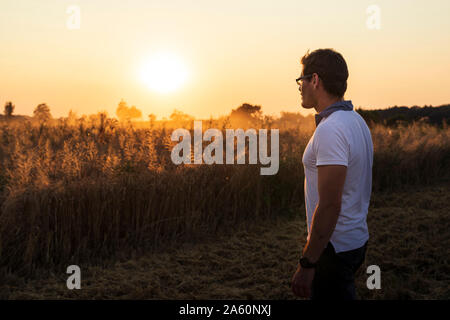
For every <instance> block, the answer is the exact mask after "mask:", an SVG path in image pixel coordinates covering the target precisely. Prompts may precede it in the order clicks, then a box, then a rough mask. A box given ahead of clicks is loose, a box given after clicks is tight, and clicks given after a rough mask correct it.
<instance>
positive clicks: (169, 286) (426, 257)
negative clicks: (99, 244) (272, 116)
mask: <svg viewBox="0 0 450 320" xmlns="http://www.w3.org/2000/svg"><path fill="white" fill-rule="evenodd" d="M448 203H450V186H449V184H448V183H446V184H440V185H436V186H429V187H426V188H412V189H409V190H406V191H403V192H396V193H386V194H378V195H374V196H373V198H372V205H371V207H370V211H369V215H368V224H369V231H370V234H371V238H370V240H369V241H370V242H369V243H370V245H369V249H368V252H367V256H366V261H365V263H364V265H363V266H362V267H361V269H360V270H359V272H358V275H357V290H358V295H359V297H360V298H361V299H449V298H450V267H449V266H450V264H449V257H450V252H449V251H450V249H449V248H450V240H449V237H448V230H449V228H450V216H449V215H448ZM304 242H305V219H304V211H303V209H300V210H299V212H297V213H295V214H293V215H291V216H284V217H279V218H277V219H269V220H264V221H260V222H257V223H249V224H242V225H240V226H239V227H237V228H235V229H234V230H228V231H226V230H224V231H223V232H222V233H221V234H220V235H218V236H207V235H205V236H204V237H202V238H201V239H198V240H197V241H194V242H190V243H184V244H177V246H174V247H172V248H165V249H163V250H159V251H157V252H154V253H152V254H144V255H139V256H136V257H134V258H131V259H128V258H122V259H118V260H115V261H114V260H110V261H106V260H105V261H104V263H103V264H102V265H89V264H86V265H83V264H82V265H80V267H81V270H82V288H81V290H72V291H71V290H68V289H67V287H66V279H67V275H66V274H65V269H60V270H56V271H55V272H54V273H52V274H51V275H49V276H46V277H44V278H39V277H38V278H37V279H34V280H28V281H25V280H24V279H23V278H21V277H19V276H17V275H14V274H4V275H3V276H2V280H1V281H0V283H2V285H0V297H1V298H9V299H296V298H295V296H294V295H293V294H292V292H291V289H290V287H289V283H290V279H291V277H292V274H293V272H294V271H295V267H296V261H297V258H298V252H299V248H301V246H303V245H304ZM372 264H376V265H378V266H380V268H381V289H380V290H369V289H367V287H366V279H367V275H366V273H365V270H366V268H367V266H369V265H372Z"/></svg>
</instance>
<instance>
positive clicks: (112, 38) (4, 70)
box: [0, 0, 450, 119]
mask: <svg viewBox="0 0 450 320" xmlns="http://www.w3.org/2000/svg"><path fill="white" fill-rule="evenodd" d="M319 2H320V3H319ZM372 4H376V5H377V6H378V8H379V9H380V20H379V21H380V29H379V30H378V29H369V28H368V26H367V21H368V19H369V18H371V17H373V14H371V13H367V12H366V10H367V8H368V6H369V5H372ZM71 5H76V6H78V8H79V9H80V25H79V29H73V30H71V29H69V28H68V27H67V23H68V19H70V18H71V17H73V15H72V14H71V13H68V12H66V10H67V9H68V7H69V6H71ZM449 12H450V1H447V0H441V1H438V0H436V1H423V0H420V1H414V0H408V1H407V0H397V1H364V0H361V1H349V0H343V1H332V0H330V1H300V0H285V1H281V0H280V1H268V0H258V1H257V0H245V1H244V0H230V1H226V2H225V1H211V0H209V1H207V0H196V1H181V0H171V1H156V0H147V1H144V0H129V1H118V0H114V1H113V0H109V1H106V0H95V1H94V0H78V1H76V0H70V1H69V0H67V1H66V0H54V1H49V0H39V1H35V0H30V1H25V0H2V1H1V3H0V40H1V43H2V50H0V70H1V77H0V88H1V90H0V104H1V105H2V106H3V105H4V104H5V102H6V101H9V100H11V101H13V103H14V104H15V105H16V109H15V113H16V114H27V115H31V114H32V112H33V109H34V108H35V107H36V106H37V105H38V104H39V103H42V102H46V103H47V104H48V105H49V106H50V109H51V112H52V114H53V116H55V117H60V116H66V115H67V113H68V111H69V109H73V110H76V111H77V112H78V114H79V115H81V114H91V113H96V112H97V111H100V110H106V111H108V113H109V114H110V115H114V113H115V109H116V107H117V104H118V103H119V101H120V99H122V98H123V99H124V100H125V101H126V102H127V103H128V104H129V105H130V106H131V105H135V106H136V107H137V108H139V109H140V110H142V112H143V114H144V119H147V115H148V114H149V113H154V114H156V115H157V116H158V117H162V116H168V115H170V113H171V111H172V110H173V109H178V110H181V111H183V112H185V113H188V114H191V115H194V116H197V117H209V116H210V115H212V116H219V115H224V114H227V113H229V112H230V111H231V109H232V108H236V107H237V106H239V105H240V104H242V103H244V102H248V103H251V104H258V105H261V106H262V107H263V112H264V113H265V114H274V115H275V114H278V113H279V112H280V111H299V110H301V106H300V99H299V93H298V90H297V86H296V84H295V81H294V80H295V78H296V77H297V76H298V75H299V73H300V71H301V69H300V64H299V59H300V58H301V56H302V55H303V54H304V53H305V52H306V51H307V50H308V49H311V50H314V49H316V48H324V47H330V48H334V49H336V50H337V51H339V52H341V53H342V54H343V56H344V58H345V59H346V60H347V64H348V67H349V71H350V77H349V84H348V91H347V94H346V98H347V99H351V100H352V101H353V103H354V105H355V106H356V107H358V106H361V107H363V108H386V107H388V106H393V105H408V106H411V105H420V106H423V105H424V104H432V105H440V104H445V103H450V95H449V87H450V20H449V19H448V13H449ZM371 21H373V20H371ZM156 52H170V53H171V54H173V55H175V56H177V57H179V59H180V61H181V62H182V64H184V66H185V68H186V70H187V74H188V75H187V77H186V80H185V82H184V83H183V84H182V85H181V86H180V87H179V88H178V89H177V90H175V91H173V92H171V93H161V92H157V91H154V90H152V89H151V88H149V87H148V85H147V84H146V83H145V82H144V81H142V77H141V76H140V74H141V73H142V70H143V68H144V65H145V63H146V62H148V61H149V59H150V60H151V57H152V56H153V54H154V53H156ZM304 113H305V114H307V112H304Z"/></svg>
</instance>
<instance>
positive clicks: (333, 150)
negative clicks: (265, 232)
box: [292, 49, 373, 299]
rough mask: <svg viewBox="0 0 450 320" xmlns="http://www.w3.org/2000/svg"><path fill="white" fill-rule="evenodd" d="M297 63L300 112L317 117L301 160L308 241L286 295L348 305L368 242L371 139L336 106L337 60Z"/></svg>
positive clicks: (341, 72)
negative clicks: (311, 112) (300, 68)
mask: <svg viewBox="0 0 450 320" xmlns="http://www.w3.org/2000/svg"><path fill="white" fill-rule="evenodd" d="M301 63H302V65H303V72H302V76H301V77H300V78H298V79H297V83H298V84H299V86H300V87H299V90H300V92H301V96H302V107H304V108H306V109H311V108H314V109H315V110H316V112H317V114H316V115H315V118H316V130H315V132H314V134H313V136H312V137H311V139H310V141H309V143H308V145H307V146H306V148H305V152H304V154H303V159H302V161H303V166H304V171H305V186H304V187H305V204H306V218H307V225H308V238H307V243H306V245H305V247H304V249H303V254H302V257H301V258H300V259H299V264H298V267H297V271H296V272H295V274H294V276H293V279H292V290H293V292H294V294H295V295H297V296H300V297H303V298H311V299H356V290H355V283H354V275H355V273H356V271H357V269H358V268H359V267H360V266H361V264H362V263H363V261H364V259H365V254H366V248H367V241H368V239H369V233H368V228H367V223H366V217H367V211H368V207H369V202H370V194H371V190H372V163H373V144H372V138H371V135H370V131H369V128H368V127H367V125H366V123H365V121H364V119H363V118H362V117H361V116H360V115H359V114H358V113H357V112H355V111H354V110H353V105H352V103H351V101H349V100H347V101H346V100H344V93H345V91H346V89H347V78H348V69H347V64H346V62H345V60H344V58H343V57H342V55H341V54H339V53H338V52H336V51H334V50H332V49H319V50H316V51H313V52H311V53H307V54H306V55H305V56H304V57H303V58H302V59H301Z"/></svg>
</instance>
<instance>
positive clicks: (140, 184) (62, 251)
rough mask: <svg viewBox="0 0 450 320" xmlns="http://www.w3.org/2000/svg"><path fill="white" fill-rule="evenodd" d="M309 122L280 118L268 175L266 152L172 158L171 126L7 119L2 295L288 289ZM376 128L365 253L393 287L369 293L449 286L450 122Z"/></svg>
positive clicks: (277, 292) (424, 292)
mask: <svg viewBox="0 0 450 320" xmlns="http://www.w3.org/2000/svg"><path fill="white" fill-rule="evenodd" d="M208 126H211V127H216V128H222V129H224V128H225V126H226V124H225V123H222V124H221V123H213V122H211V123H209V125H205V126H204V129H206V128H207V127H208ZM313 129H314V127H313V126H312V125H311V123H310V122H308V123H304V124H303V125H302V124H298V123H296V124H295V125H294V126H292V127H289V126H285V127H284V129H283V130H281V132H280V169H279V172H278V173H277V174H276V175H274V176H261V175H260V174H259V166H258V165H211V166H208V165H201V166H193V165H183V166H175V165H174V164H173V163H172V162H171V160H170V150H171V147H172V146H173V145H174V143H173V142H172V141H170V139H169V137H170V133H171V128H170V127H169V126H167V127H153V126H151V127H150V128H135V127H133V126H129V125H120V124H118V123H117V122H114V121H110V119H107V118H105V117H99V118H95V117H93V118H91V120H90V121H89V122H86V121H84V120H83V121H75V122H74V123H68V122H67V121H63V122H60V123H56V124H52V125H34V124H32V123H20V124H10V123H1V124H0V142H1V143H0V162H1V163H2V170H1V171H0V204H1V206H0V285H1V287H0V296H1V297H3V298H19V297H30V298H38V297H55V298H57V297H77V296H78V297H84V298H101V297H103V298H107V297H109V298H125V297H130V298H131V297H135V298H138V297H142V298H144V297H146V298H189V297H196V298H197V297H198V298H219V297H220V298H222V297H223V298H225V297H228V298H233V297H240V298H246V297H247V298H253V297H255V298H264V297H267V298H281V299H285V298H286V299H288V298H293V296H292V295H291V294H290V291H289V290H287V289H286V286H287V285H288V282H289V280H290V276H291V273H292V268H295V265H292V261H296V255H297V252H298V250H299V248H300V245H301V244H303V243H302V241H304V240H303V239H304V222H303V219H304V217H303V215H302V214H299V213H300V212H303V211H302V205H303V202H304V197H303V179H304V176H303V167H302V164H301V155H302V153H303V150H304V148H305V145H306V143H307V141H308V139H309V137H310V136H311V134H312V131H313ZM371 133H372V138H373V142H374V151H375V153H374V167H373V191H374V198H373V202H372V206H371V213H370V215H369V217H370V219H371V220H370V222H371V223H372V229H371V230H373V234H372V235H373V237H372V239H373V243H374V244H377V245H376V246H372V249H371V251H370V252H369V258H370V257H371V254H373V255H374V256H373V261H372V260H370V259H368V261H369V263H371V264H380V267H381V269H382V270H383V271H384V273H383V275H384V277H385V279H387V281H386V282H385V283H389V284H391V285H392V286H393V289H392V290H386V291H380V292H367V290H366V291H361V297H363V298H395V297H405V298H421V297H423V298H442V297H447V298H448V297H449V292H448V277H447V276H446V274H447V273H448V272H447V271H448V261H447V258H448V256H449V255H448V249H447V248H449V246H448V240H447V238H448V231H447V230H448V227H449V225H448V217H447V216H446V215H447V214H448V196H446V192H447V193H448V191H449V190H448V178H449V173H450V138H449V134H450V128H448V127H447V126H444V128H442V129H438V128H436V127H433V126H430V125H427V124H425V123H413V124H412V125H410V126H406V127H402V126H399V127H397V128H386V127H384V126H381V125H374V126H373V127H372V128H371ZM436 185H438V186H439V185H440V186H441V187H434V186H436ZM411 188H413V189H411ZM414 188H415V189H414ZM436 188H437V189H436ZM405 190H410V191H407V192H405ZM411 190H414V191H411ZM424 190H426V191H424ZM445 200H447V201H446V202H445ZM274 225H276V227H274ZM386 252H388V253H389V254H386ZM202 255H203V258H202ZM376 260H378V262H376ZM120 261H122V262H120ZM248 261H251V263H249V262H248ZM269 261H270V262H269ZM70 264H77V265H80V266H86V267H85V268H83V279H84V280H83V288H84V290H81V291H79V292H77V293H73V292H68V291H67V289H64V288H65V280H64V279H65V278H66V274H65V268H66V267H67V266H68V265H70ZM172 268H174V269H172ZM61 270H63V271H61ZM127 270H128V271H127ZM262 271H264V272H262ZM287 274H289V276H288V277H286V275H287ZM405 277H407V278H405ZM259 278H261V279H259ZM442 284H443V285H442ZM359 285H360V287H361V283H359ZM402 288H403V289H402ZM364 292H366V293H364Z"/></svg>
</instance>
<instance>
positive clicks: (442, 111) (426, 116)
mask: <svg viewBox="0 0 450 320" xmlns="http://www.w3.org/2000/svg"><path fill="white" fill-rule="evenodd" d="M356 111H358V113H359V114H360V115H361V116H362V117H363V118H364V120H366V122H367V123H370V122H373V123H379V124H384V125H386V126H397V125H399V124H409V123H412V122H414V121H423V122H427V123H429V124H432V125H436V126H439V127H442V126H443V125H444V123H446V124H450V104H447V105H442V106H439V107H432V106H424V107H418V106H413V107H410V108H408V107H397V106H394V107H391V108H388V109H377V110H366V109H357V110H356Z"/></svg>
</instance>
